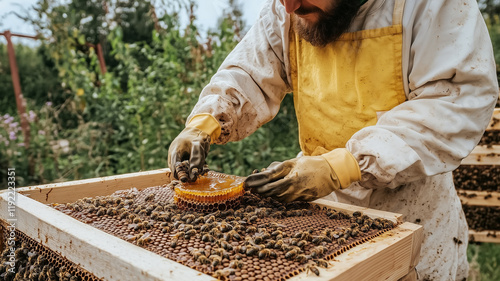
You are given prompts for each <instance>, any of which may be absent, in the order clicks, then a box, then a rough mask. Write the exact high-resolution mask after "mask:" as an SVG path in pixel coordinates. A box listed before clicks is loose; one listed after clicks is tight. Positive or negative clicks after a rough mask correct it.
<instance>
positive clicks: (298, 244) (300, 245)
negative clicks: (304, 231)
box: [297, 240, 307, 248]
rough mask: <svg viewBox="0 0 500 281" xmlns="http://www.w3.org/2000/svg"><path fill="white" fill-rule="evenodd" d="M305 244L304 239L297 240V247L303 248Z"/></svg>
mask: <svg viewBox="0 0 500 281" xmlns="http://www.w3.org/2000/svg"><path fill="white" fill-rule="evenodd" d="M305 246H307V241H306V240H300V241H299V242H297V247H300V248H304V247H305Z"/></svg>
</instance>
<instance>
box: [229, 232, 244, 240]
mask: <svg viewBox="0 0 500 281" xmlns="http://www.w3.org/2000/svg"><path fill="white" fill-rule="evenodd" d="M227 234H228V236H230V237H231V238H234V239H236V240H241V235H240V234H239V233H238V231H236V230H231V231H229V232H228V233H227ZM228 240H229V239H228Z"/></svg>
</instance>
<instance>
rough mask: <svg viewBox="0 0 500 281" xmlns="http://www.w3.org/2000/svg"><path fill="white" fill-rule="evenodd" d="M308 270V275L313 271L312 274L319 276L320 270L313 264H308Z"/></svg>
mask: <svg viewBox="0 0 500 281" xmlns="http://www.w3.org/2000/svg"><path fill="white" fill-rule="evenodd" d="M306 270H307V274H309V271H311V272H312V273H314V274H316V276H319V270H318V268H317V267H315V266H314V265H313V264H308V265H307V266H306Z"/></svg>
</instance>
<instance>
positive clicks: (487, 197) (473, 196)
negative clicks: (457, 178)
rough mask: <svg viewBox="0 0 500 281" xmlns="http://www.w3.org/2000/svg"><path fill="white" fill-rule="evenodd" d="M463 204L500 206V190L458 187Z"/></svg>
mask: <svg viewBox="0 0 500 281" xmlns="http://www.w3.org/2000/svg"><path fill="white" fill-rule="evenodd" d="M457 194H458V197H459V198H460V201H461V202H462V205H469V206H484V207H500V192H490V191H475V190H463V189H457Z"/></svg>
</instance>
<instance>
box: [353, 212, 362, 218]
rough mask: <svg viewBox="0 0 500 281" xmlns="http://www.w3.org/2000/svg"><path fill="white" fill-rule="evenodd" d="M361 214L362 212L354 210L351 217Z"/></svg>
mask: <svg viewBox="0 0 500 281" xmlns="http://www.w3.org/2000/svg"><path fill="white" fill-rule="evenodd" d="M362 215H363V214H362V213H361V212H360V211H355V212H354V213H352V216H353V217H361V216H362Z"/></svg>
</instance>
